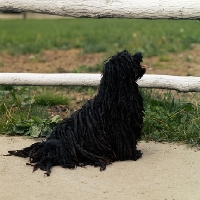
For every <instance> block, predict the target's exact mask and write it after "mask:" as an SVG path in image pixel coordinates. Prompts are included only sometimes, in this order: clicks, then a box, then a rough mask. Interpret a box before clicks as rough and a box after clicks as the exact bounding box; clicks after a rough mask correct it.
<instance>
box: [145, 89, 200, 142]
mask: <svg viewBox="0 0 200 200" xmlns="http://www.w3.org/2000/svg"><path fill="white" fill-rule="evenodd" d="M143 97H144V104H145V110H146V111H145V118H144V129H143V137H142V139H143V140H146V141H149V140H152V141H158V142H179V143H180V142H181V143H185V144H189V145H191V146H199V145H200V106H199V105H198V101H199V99H197V100H196V102H197V103H196V105H195V104H193V103H191V102H190V101H186V100H184V99H180V98H177V99H175V98H174V94H172V93H171V92H170V91H165V93H164V94H163V93H162V95H161V93H160V92H158V91H157V92H152V91H149V90H144V91H143Z"/></svg>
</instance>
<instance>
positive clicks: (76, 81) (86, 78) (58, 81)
mask: <svg viewBox="0 0 200 200" xmlns="http://www.w3.org/2000/svg"><path fill="white" fill-rule="evenodd" d="M100 79H101V75H100V74H85V73H64V74H41V73H0V85H46V86H59V85H60V86H61V85H63V86H67V85H71V86H98V85H99V82H100ZM138 85H139V87H143V88H159V89H170V90H177V91H181V92H200V77H193V76H169V75H149V74H146V75H144V76H143V77H142V79H140V80H138Z"/></svg>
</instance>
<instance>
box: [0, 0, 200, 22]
mask: <svg viewBox="0 0 200 200" xmlns="http://www.w3.org/2000/svg"><path fill="white" fill-rule="evenodd" d="M0 10H2V11H5V10H15V11H24V12H38V13H48V14H54V15H61V16H68V17H92V18H105V17H111V18H148V19H159V18H163V19H164V18H165V19H167V18H173V19H200V0H0Z"/></svg>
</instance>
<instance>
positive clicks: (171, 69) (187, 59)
mask: <svg viewBox="0 0 200 200" xmlns="http://www.w3.org/2000/svg"><path fill="white" fill-rule="evenodd" d="M144 61H145V62H146V63H147V64H148V65H149V69H148V71H147V73H148V74H166V75H177V76H200V44H193V45H191V49H190V50H186V51H183V52H180V53H169V54H168V55H163V56H162V55H161V56H156V57H151V58H144Z"/></svg>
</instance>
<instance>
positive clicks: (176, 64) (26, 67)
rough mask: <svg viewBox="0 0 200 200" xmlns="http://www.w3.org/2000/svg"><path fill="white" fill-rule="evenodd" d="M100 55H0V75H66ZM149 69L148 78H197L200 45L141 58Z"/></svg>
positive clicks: (62, 52) (74, 52) (98, 59)
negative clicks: (29, 73) (176, 51)
mask: <svg viewBox="0 0 200 200" xmlns="http://www.w3.org/2000/svg"><path fill="white" fill-rule="evenodd" d="M104 59H105V55H104V54H103V53H93V54H85V53H83V52H82V51H81V50H80V49H71V50H45V51H43V52H42V53H40V54H26V55H20V56H19V55H15V56H11V55H8V54H7V53H5V52H1V53H0V72H21V73H22V72H36V73H66V72H73V70H74V69H77V68H78V67H80V66H84V65H85V66H88V67H92V66H95V65H96V64H99V63H102V61H103V60H104ZM143 60H144V63H145V64H147V65H149V68H148V70H147V74H168V75H180V76H200V44H193V45H192V49H190V50H186V51H183V52H180V53H175V54H172V53H169V54H168V55H164V56H156V57H151V58H144V59H143Z"/></svg>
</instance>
